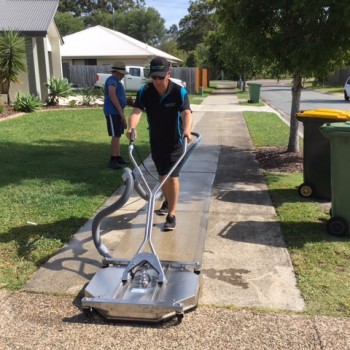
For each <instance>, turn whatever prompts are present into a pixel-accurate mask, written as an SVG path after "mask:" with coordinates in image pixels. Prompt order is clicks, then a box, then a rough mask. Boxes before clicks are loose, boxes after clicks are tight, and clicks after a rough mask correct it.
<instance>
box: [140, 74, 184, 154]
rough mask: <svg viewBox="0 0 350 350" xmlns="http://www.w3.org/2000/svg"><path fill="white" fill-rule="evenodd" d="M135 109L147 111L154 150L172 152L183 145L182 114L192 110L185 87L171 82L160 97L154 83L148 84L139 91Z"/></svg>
mask: <svg viewBox="0 0 350 350" xmlns="http://www.w3.org/2000/svg"><path fill="white" fill-rule="evenodd" d="M134 107H136V108H139V109H141V110H142V111H143V110H146V114H147V120H148V125H149V134H150V144H151V147H152V148H153V149H154V148H155V147H161V148H163V149H164V148H165V149H168V150H171V149H173V148H174V147H175V146H177V145H182V143H183V140H182V133H183V128H182V119H181V112H183V111H184V110H186V109H190V103H189V99H188V94H187V90H186V89H185V88H184V87H182V86H180V85H178V84H175V83H173V82H172V81H171V80H170V81H169V85H168V89H167V91H166V93H165V94H164V95H163V96H160V95H159V94H158V92H157V90H156V88H155V87H154V85H153V84H152V83H149V84H146V85H144V86H142V87H141V88H140V90H139V91H138V93H137V97H136V101H135V103H134Z"/></svg>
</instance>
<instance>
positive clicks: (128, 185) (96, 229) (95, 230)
mask: <svg viewBox="0 0 350 350" xmlns="http://www.w3.org/2000/svg"><path fill="white" fill-rule="evenodd" d="M123 179H124V181H125V189H124V192H123V194H122V195H121V196H120V197H119V198H118V200H117V201H115V202H114V203H112V204H111V205H109V206H108V207H106V208H104V209H102V210H101V211H100V212H98V213H97V214H96V216H95V217H94V220H93V221H92V228H91V231H92V238H93V240H94V244H95V247H96V249H97V250H98V252H99V253H100V254H101V255H102V256H103V257H105V258H112V256H111V254H110V253H109V250H108V249H107V247H106V246H105V245H104V244H103V242H102V240H101V229H100V226H101V222H102V220H103V219H104V218H105V217H106V216H108V215H110V214H112V213H114V212H115V211H116V210H118V209H120V208H121V207H122V206H123V205H124V204H125V203H126V202H127V201H128V200H129V198H130V195H131V193H132V191H133V188H134V178H133V175H132V172H131V169H129V168H124V174H123Z"/></svg>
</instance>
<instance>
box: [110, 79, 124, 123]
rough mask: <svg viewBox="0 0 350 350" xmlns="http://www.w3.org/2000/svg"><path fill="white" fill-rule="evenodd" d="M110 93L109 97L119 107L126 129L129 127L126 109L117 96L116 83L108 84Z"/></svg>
mask: <svg viewBox="0 0 350 350" xmlns="http://www.w3.org/2000/svg"><path fill="white" fill-rule="evenodd" d="M108 95H109V98H110V99H111V101H112V103H113V104H114V106H115V108H116V109H117V111H118V113H119V115H120V117H121V118H122V121H123V124H124V129H126V128H127V124H126V119H125V115H124V111H123V108H122V106H121V105H120V103H119V101H118V98H117V88H116V87H115V86H114V85H109V86H108Z"/></svg>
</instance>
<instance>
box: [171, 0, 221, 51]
mask: <svg viewBox="0 0 350 350" xmlns="http://www.w3.org/2000/svg"><path fill="white" fill-rule="evenodd" d="M188 13H189V14H188V15H187V16H185V17H184V18H182V19H181V20H180V22H179V31H178V39H177V41H178V45H179V48H180V49H183V50H185V51H187V52H190V51H194V50H195V49H196V46H197V44H199V43H201V42H203V40H204V38H205V36H206V35H207V33H208V32H210V31H212V30H215V29H216V22H215V21H214V20H213V5H212V4H211V2H210V1H208V0H191V1H190V7H189V8H188Z"/></svg>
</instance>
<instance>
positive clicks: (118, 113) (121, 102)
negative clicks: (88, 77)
mask: <svg viewBox="0 0 350 350" xmlns="http://www.w3.org/2000/svg"><path fill="white" fill-rule="evenodd" d="M111 73H112V75H111V76H110V77H108V79H107V80H106V83H105V87H104V106H103V112H104V114H105V116H106V121H107V130H108V135H109V136H111V137H112V140H111V159H110V161H109V163H108V166H109V167H110V168H112V169H120V168H121V166H122V165H123V164H127V162H126V161H125V160H124V159H123V158H122V157H121V155H120V137H121V135H122V134H124V129H126V127H127V123H126V119H125V116H124V108H125V105H126V95H125V89H124V85H123V83H122V82H121V80H122V79H123V78H124V75H125V74H127V71H126V69H125V64H124V63H123V62H114V64H113V66H112V69H111Z"/></svg>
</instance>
